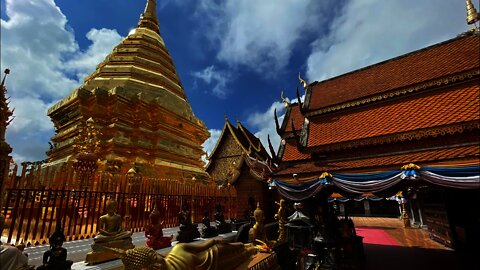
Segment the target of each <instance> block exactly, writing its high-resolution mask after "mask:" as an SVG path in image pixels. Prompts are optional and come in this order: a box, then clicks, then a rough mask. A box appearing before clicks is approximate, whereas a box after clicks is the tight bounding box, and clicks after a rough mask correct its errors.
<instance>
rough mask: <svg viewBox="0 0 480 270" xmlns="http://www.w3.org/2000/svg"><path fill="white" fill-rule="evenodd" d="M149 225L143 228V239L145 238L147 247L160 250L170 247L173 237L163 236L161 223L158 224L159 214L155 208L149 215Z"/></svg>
mask: <svg viewBox="0 0 480 270" xmlns="http://www.w3.org/2000/svg"><path fill="white" fill-rule="evenodd" d="M149 217H150V224H149V225H148V226H147V227H146V228H145V237H146V238H147V242H146V244H147V247H151V248H153V249H161V248H166V247H170V246H171V245H172V238H173V235H172V236H170V237H165V236H163V226H162V224H163V222H160V218H161V217H160V212H159V211H158V210H157V207H156V206H155V207H154V208H153V211H152V212H151V213H150V216H149Z"/></svg>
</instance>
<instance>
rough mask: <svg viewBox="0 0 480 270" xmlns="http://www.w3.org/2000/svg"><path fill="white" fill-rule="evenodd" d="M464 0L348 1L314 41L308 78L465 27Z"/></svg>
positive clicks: (338, 71) (414, 46)
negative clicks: (322, 35) (324, 32)
mask: <svg viewBox="0 0 480 270" xmlns="http://www.w3.org/2000/svg"><path fill="white" fill-rule="evenodd" d="M466 30H467V27H466V23H465V3H464V2H459V1H458V0H443V1H437V0H405V1H382V0H362V1H349V2H348V3H347V4H346V5H345V6H344V7H343V10H342V11H341V15H339V16H337V17H336V19H335V20H334V21H333V22H332V23H331V25H330V31H329V33H330V34H329V35H327V36H325V37H320V38H319V39H317V40H316V41H315V42H314V43H313V48H312V53H311V55H310V57H309V58H308V67H307V77H308V79H309V81H315V80H324V79H327V78H330V77H333V76H337V75H340V74H343V73H345V72H348V71H352V70H355V69H358V68H361V67H364V66H367V65H370V64H374V63H377V62H380V61H383V60H387V59H389V58H393V57H396V56H398V55H401V54H405V53H408V52H410V51H413V50H417V49H420V48H422V47H425V46H428V45H432V44H434V43H437V42H440V41H444V40H447V39H449V38H453V37H455V36H456V35H458V34H460V33H461V32H463V31H466Z"/></svg>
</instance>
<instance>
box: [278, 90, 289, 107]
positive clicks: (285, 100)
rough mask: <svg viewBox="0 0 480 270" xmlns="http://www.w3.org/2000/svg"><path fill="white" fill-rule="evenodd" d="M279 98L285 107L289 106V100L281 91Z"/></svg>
mask: <svg viewBox="0 0 480 270" xmlns="http://www.w3.org/2000/svg"><path fill="white" fill-rule="evenodd" d="M280 98H281V99H282V103H283V104H284V105H285V108H288V107H290V102H288V100H287V99H286V98H285V97H284V96H283V91H282V93H280Z"/></svg>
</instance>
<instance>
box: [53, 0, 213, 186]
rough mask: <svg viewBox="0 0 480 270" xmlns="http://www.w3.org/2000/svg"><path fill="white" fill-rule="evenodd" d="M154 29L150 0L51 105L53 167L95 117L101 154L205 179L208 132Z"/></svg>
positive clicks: (71, 153)
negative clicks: (77, 81) (104, 54)
mask: <svg viewBox="0 0 480 270" xmlns="http://www.w3.org/2000/svg"><path fill="white" fill-rule="evenodd" d="M159 29H160V27H159V23H158V19H157V14H156V2H155V0H148V1H147V4H146V7H145V11H144V12H143V14H142V15H141V17H140V20H139V23H138V26H137V28H135V29H133V30H132V31H130V33H129V34H128V36H127V37H126V38H124V39H123V40H122V42H121V43H120V44H118V45H117V46H116V47H115V48H114V49H113V51H112V52H111V53H110V54H109V55H108V56H107V57H106V58H105V60H104V61H103V62H101V63H100V64H98V65H97V69H96V70H95V71H94V72H93V73H92V74H90V75H89V76H87V77H86V78H85V80H84V83H83V84H82V85H81V86H80V87H79V88H77V89H75V90H74V91H73V92H71V93H70V94H69V95H68V96H67V97H65V98H64V99H62V100H60V101H58V102H57V103H56V104H54V105H53V106H52V107H51V108H50V109H49V110H48V115H49V116H50V118H51V120H52V122H53V123H54V126H55V132H56V134H55V135H54V136H53V137H52V142H53V146H54V147H53V148H52V149H51V150H50V151H49V152H48V153H47V154H48V159H49V165H50V166H56V165H57V164H63V163H65V162H69V161H70V160H72V159H73V157H75V155H76V154H77V151H76V150H75V148H74V145H75V141H76V137H78V136H80V134H79V131H78V130H79V129H80V128H81V126H82V124H83V123H84V122H85V121H86V120H87V119H89V118H92V119H93V121H94V128H95V129H97V130H98V131H99V132H98V134H99V136H98V137H99V138H98V140H99V144H98V147H99V148H100V149H99V151H98V153H99V155H98V158H99V159H100V160H102V161H116V162H121V163H124V164H132V163H136V164H148V165H149V166H153V167H154V168H156V170H155V171H157V172H158V173H159V174H160V175H159V177H160V178H163V179H175V180H179V179H192V178H195V179H198V180H205V179H207V178H208V174H206V173H205V172H204V168H203V161H202V160H201V156H202V155H203V154H204V151H203V149H202V143H203V142H204V141H205V140H206V139H207V138H208V137H209V133H208V130H207V128H206V126H205V124H204V123H203V122H202V121H201V120H199V119H198V118H197V117H196V116H195V114H194V113H193V111H192V108H191V106H190V104H189V102H188V100H187V97H186V95H185V91H184V89H183V87H182V84H181V82H180V79H179V76H178V74H177V71H176V69H175V65H174V63H173V61H172V58H171V56H170V54H169V52H168V50H167V48H166V46H165V43H164V41H163V39H162V37H161V35H160V30H159Z"/></svg>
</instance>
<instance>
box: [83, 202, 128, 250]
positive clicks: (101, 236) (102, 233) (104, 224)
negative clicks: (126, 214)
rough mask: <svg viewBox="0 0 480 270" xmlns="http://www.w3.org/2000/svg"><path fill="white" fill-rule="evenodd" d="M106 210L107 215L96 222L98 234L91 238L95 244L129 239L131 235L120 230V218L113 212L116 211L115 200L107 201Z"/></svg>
mask: <svg viewBox="0 0 480 270" xmlns="http://www.w3.org/2000/svg"><path fill="white" fill-rule="evenodd" d="M106 208H107V214H105V215H103V216H101V217H100V219H99V221H98V225H97V226H98V234H97V236H95V238H93V241H94V242H95V244H99V243H104V242H110V241H116V240H126V239H129V238H131V236H132V233H131V232H129V231H125V230H124V229H123V228H122V217H121V216H120V215H119V214H117V213H116V212H115V211H116V210H117V202H116V201H115V199H109V200H108V202H107V205H106Z"/></svg>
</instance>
